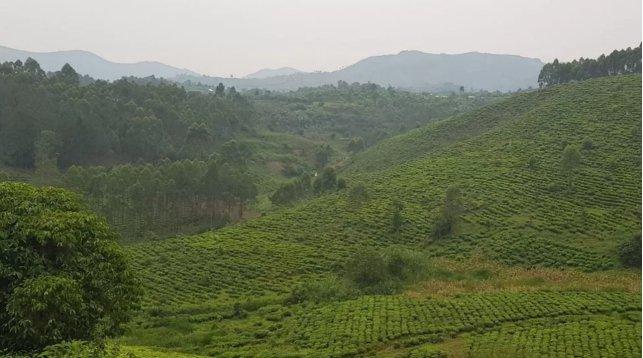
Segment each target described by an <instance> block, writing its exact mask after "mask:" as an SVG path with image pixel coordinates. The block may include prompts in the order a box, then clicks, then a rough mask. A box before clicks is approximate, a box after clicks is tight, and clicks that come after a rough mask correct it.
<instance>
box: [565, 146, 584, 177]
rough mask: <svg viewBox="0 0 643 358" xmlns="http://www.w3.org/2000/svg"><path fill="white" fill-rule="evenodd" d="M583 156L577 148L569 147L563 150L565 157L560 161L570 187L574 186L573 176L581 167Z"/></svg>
mask: <svg viewBox="0 0 643 358" xmlns="http://www.w3.org/2000/svg"><path fill="white" fill-rule="evenodd" d="M580 162H581V156H580V151H579V150H578V147H577V146H573V145H568V146H566V147H565V150H563V155H562V158H561V160H560V165H561V168H562V172H563V175H565V176H566V177H567V180H568V185H569V186H570V187H571V185H572V174H573V172H574V169H576V167H578V165H580Z"/></svg>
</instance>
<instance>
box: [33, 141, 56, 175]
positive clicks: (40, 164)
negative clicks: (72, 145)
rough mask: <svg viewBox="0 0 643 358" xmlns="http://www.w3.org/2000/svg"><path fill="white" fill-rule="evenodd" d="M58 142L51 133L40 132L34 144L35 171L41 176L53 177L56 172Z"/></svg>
mask: <svg viewBox="0 0 643 358" xmlns="http://www.w3.org/2000/svg"><path fill="white" fill-rule="evenodd" d="M59 150H60V141H59V140H58V136H57V135H56V133H55V132H53V131H48V130H44V131H41V132H40V135H39V136H38V139H37V140H36V143H35V156H36V158H35V165H36V171H37V172H38V174H39V175H42V176H51V175H55V174H56V173H57V172H58V167H57V166H58V151H59Z"/></svg>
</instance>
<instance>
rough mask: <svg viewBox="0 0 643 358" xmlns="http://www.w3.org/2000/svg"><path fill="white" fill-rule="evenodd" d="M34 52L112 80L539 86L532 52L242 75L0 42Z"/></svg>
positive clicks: (440, 88) (279, 86) (422, 56)
mask: <svg viewBox="0 0 643 358" xmlns="http://www.w3.org/2000/svg"><path fill="white" fill-rule="evenodd" d="M27 57H32V58H34V59H35V60H36V61H38V62H39V63H40V66H41V67H42V68H43V69H44V70H45V71H57V70H59V69H60V68H61V67H62V66H63V65H64V64H65V63H66V62H67V63H69V64H70V65H71V66H72V67H74V69H76V71H77V72H78V73H80V74H86V75H89V76H91V77H94V78H100V79H106V80H115V79H119V78H121V77H123V76H134V77H147V76H151V75H154V76H156V77H163V78H166V79H169V80H172V81H175V82H179V83H183V82H186V81H190V82H192V83H201V84H204V85H208V86H216V85H218V84H219V83H223V84H224V85H226V86H227V87H230V86H234V87H236V88H237V89H239V90H244V89H253V88H262V89H269V90H277V91H283V90H296V89H297V88H300V87H316V86H321V85H327V84H336V83H337V82H338V81H346V82H348V83H353V82H360V83H366V82H371V83H376V84H379V85H382V86H393V87H396V88H402V89H407V90H411V91H433V92H448V91H454V90H458V89H459V87H460V86H464V87H465V89H467V90H489V91H496V90H498V91H503V92H504V91H514V90H517V89H519V88H523V89H524V88H528V87H530V86H531V87H535V86H537V79H538V74H539V72H540V69H541V68H542V67H543V63H542V62H541V61H540V60H539V59H536V58H527V57H521V56H515V55H496V54H488V53H479V52H468V53H463V54H431V53H425V52H420V51H402V52H400V53H398V54H395V55H382V56H372V57H368V58H365V59H363V60H361V61H359V62H357V63H355V64H352V65H350V66H348V67H345V68H343V69H341V70H337V71H332V72H302V71H299V70H297V69H294V68H290V67H282V68H278V69H263V70H259V71H257V72H254V73H251V74H249V75H247V76H246V77H244V78H230V77H211V76H205V75H200V74H198V73H196V72H194V71H190V70H187V69H181V68H177V67H173V66H169V65H165V64H162V63H160V62H137V63H116V62H111V61H108V60H105V59H104V58H102V57H100V56H98V55H96V54H93V53H91V52H86V51H59V52H29V51H22V50H15V49H11V48H8V47H2V46H0V62H3V61H15V60H17V59H20V60H23V61H24V60H25V59H26V58H27Z"/></svg>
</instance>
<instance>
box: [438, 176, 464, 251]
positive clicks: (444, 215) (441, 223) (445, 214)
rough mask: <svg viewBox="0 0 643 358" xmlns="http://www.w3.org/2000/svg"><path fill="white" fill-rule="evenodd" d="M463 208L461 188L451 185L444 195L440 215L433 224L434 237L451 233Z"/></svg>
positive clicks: (439, 237)
mask: <svg viewBox="0 0 643 358" xmlns="http://www.w3.org/2000/svg"><path fill="white" fill-rule="evenodd" d="M463 209H464V207H463V205H462V199H461V194H460V189H459V188H458V187H457V186H451V187H449V188H448V189H447V191H446V194H445V196H444V204H443V206H442V208H441V210H440V216H439V217H438V219H437V220H436V221H435V223H434V224H433V233H432V234H433V237H435V238H436V239H441V238H444V237H447V236H449V235H451V234H452V233H453V230H454V229H455V226H456V224H457V223H458V220H459V219H460V215H462V211H463Z"/></svg>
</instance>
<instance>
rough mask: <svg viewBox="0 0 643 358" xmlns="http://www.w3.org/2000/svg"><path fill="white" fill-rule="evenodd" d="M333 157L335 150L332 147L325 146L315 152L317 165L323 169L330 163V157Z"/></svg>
mask: <svg viewBox="0 0 643 358" xmlns="http://www.w3.org/2000/svg"><path fill="white" fill-rule="evenodd" d="M332 155H333V148H331V147H330V145H328V144H325V145H322V146H319V147H318V148H317V150H316V151H315V163H317V166H318V167H319V168H323V167H325V166H326V164H328V162H329V161H330V157H331V156H332Z"/></svg>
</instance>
